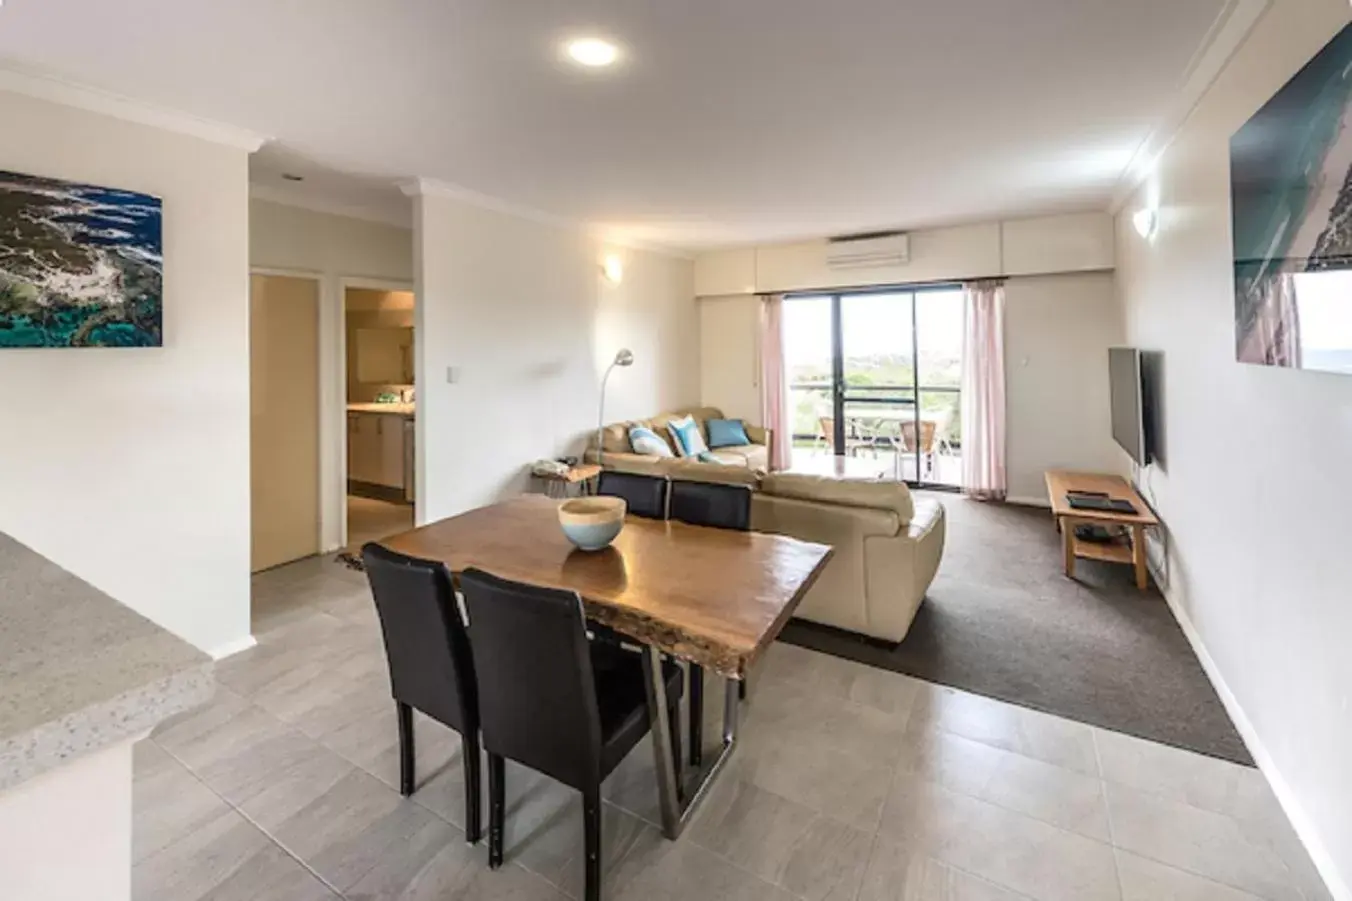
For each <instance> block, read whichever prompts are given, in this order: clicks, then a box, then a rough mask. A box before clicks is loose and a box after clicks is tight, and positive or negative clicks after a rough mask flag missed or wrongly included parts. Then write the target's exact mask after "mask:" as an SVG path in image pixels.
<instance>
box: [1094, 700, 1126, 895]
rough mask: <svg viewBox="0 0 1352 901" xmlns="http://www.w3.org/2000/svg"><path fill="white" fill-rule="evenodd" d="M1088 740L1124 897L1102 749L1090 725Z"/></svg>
mask: <svg viewBox="0 0 1352 901" xmlns="http://www.w3.org/2000/svg"><path fill="white" fill-rule="evenodd" d="M1089 740H1090V742H1091V743H1092V744H1093V746H1094V765H1095V766H1097V767H1098V771H1099V780H1098V790H1099V798H1100V800H1102V801H1103V816H1104V818H1105V819H1107V821H1108V845H1109V847H1110V848H1111V849H1112V855H1113V874H1114V875H1115V876H1116V877H1117V895H1118V897H1119V898H1126V896H1127V886H1126V884H1125V883H1123V882H1122V866H1121V864H1120V863H1119V862H1118V850H1119V848H1118V847H1117V830H1116V829H1115V828H1114V826H1113V808H1112V805H1111V804H1109V803H1108V773H1107V771H1106V770H1104V768H1103V751H1102V749H1100V748H1099V738H1098V729H1096V728H1093V727H1090V729H1089Z"/></svg>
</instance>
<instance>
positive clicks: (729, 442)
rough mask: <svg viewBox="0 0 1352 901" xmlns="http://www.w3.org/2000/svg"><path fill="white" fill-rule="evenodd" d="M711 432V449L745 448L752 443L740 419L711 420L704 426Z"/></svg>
mask: <svg viewBox="0 0 1352 901" xmlns="http://www.w3.org/2000/svg"><path fill="white" fill-rule="evenodd" d="M704 425H705V429H707V430H708V432H709V447H710V449H713V448H718V447H745V446H746V445H748V444H750V443H751V439H750V438H748V437H747V436H746V426H745V425H744V424H743V423H742V421H741V420H740V419H710V420H709V421H708V422H707V423H705V424H704Z"/></svg>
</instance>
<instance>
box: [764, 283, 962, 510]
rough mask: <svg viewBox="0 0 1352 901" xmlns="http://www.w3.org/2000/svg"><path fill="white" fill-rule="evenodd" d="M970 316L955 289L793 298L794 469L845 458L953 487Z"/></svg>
mask: <svg viewBox="0 0 1352 901" xmlns="http://www.w3.org/2000/svg"><path fill="white" fill-rule="evenodd" d="M964 309H965V307H964V300H963V292H962V289H961V288H959V287H956V286H938V287H926V288H907V289H897V288H889V289H879V290H870V291H853V292H838V293H833V294H810V295H798V296H793V297H789V298H787V299H786V300H785V303H784V354H785V366H786V370H787V374H788V382H789V403H790V412H791V415H792V417H793V431H794V435H793V458H794V460H793V465H794V466H795V467H804V468H806V467H810V466H811V461H812V460H813V459H819V458H821V457H823V456H829V455H835V456H845V457H852V458H856V459H859V460H861V461H864V462H868V461H872V462H874V463H876V464H877V468H878V469H879V474H886V475H888V476H890V477H892V478H896V479H899V480H901V481H905V482H907V483H908V484H910V485H914V486H918V487H940V488H956V487H957V486H958V485H959V484H960V483H961V478H962V462H961V450H962V417H961V413H962V387H961V386H962V352H963V326H964Z"/></svg>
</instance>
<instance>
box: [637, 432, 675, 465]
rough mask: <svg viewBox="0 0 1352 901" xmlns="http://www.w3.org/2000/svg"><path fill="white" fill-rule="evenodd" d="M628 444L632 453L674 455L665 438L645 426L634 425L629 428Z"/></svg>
mask: <svg viewBox="0 0 1352 901" xmlns="http://www.w3.org/2000/svg"><path fill="white" fill-rule="evenodd" d="M629 444H630V446H631V447H633V449H634V453H636V454H643V455H645V456H648V457H674V456H675V454H673V453H672V452H671V447H670V446H669V445H668V444H667V442H666V439H664V438H663V437H662V436H661V435H659V434H657V433H656V432H654V431H653V430H652V429H650V428H647V427H646V426H641V425H636V426H634V427H633V428H631V429H630V430H629Z"/></svg>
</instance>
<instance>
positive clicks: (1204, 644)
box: [1118, 0, 1352, 901]
mask: <svg viewBox="0 0 1352 901" xmlns="http://www.w3.org/2000/svg"><path fill="white" fill-rule="evenodd" d="M1348 15H1349V10H1348V4H1347V2H1346V0H1275V2H1274V3H1273V4H1272V6H1271V7H1270V8H1269V9H1268V11H1267V13H1266V14H1265V15H1264V16H1263V18H1262V19H1261V20H1260V22H1259V24H1258V25H1257V27H1256V29H1255V30H1254V32H1253V33H1252V34H1251V35H1250V36H1249V39H1248V40H1247V41H1246V42H1245V43H1244V45H1243V46H1242V47H1241V48H1240V50H1239V51H1238V53H1237V54H1236V55H1235V57H1234V58H1233V59H1232V60H1231V62H1230V63H1229V65H1228V66H1227V67H1226V68H1225V70H1224V71H1223V72H1222V73H1221V75H1220V76H1219V77H1218V79H1217V80H1216V82H1215V83H1214V85H1213V86H1212V87H1211V89H1210V90H1209V91H1208V93H1207V94H1206V95H1205V96H1204V98H1203V99H1202V101H1201V103H1200V104H1199V105H1198V107H1197V108H1196V110H1195V111H1194V113H1193V115H1192V117H1191V118H1190V119H1189V120H1188V122H1187V124H1186V125H1185V127H1184V128H1183V130H1182V131H1181V133H1180V134H1179V135H1178V137H1177V138H1176V139H1175V141H1174V143H1173V144H1172V145H1171V146H1170V147H1169V149H1168V151H1167V152H1166V153H1165V154H1164V155H1163V157H1162V158H1161V159H1160V161H1159V162H1158V164H1157V168H1156V171H1155V174H1154V175H1153V177H1152V178H1151V179H1150V181H1148V182H1147V184H1145V185H1144V186H1143V187H1142V188H1141V190H1140V191H1139V192H1138V193H1137V194H1136V196H1135V197H1134V198H1133V199H1132V200H1131V201H1130V202H1129V203H1128V204H1127V205H1126V207H1125V208H1124V209H1123V210H1122V213H1121V216H1120V218H1119V227H1118V236H1119V238H1118V240H1119V247H1118V262H1119V266H1120V269H1119V276H1120V279H1119V289H1120V293H1121V298H1122V302H1123V305H1124V309H1125V315H1126V328H1127V338H1128V340H1129V341H1130V342H1132V343H1133V344H1138V345H1140V346H1142V347H1146V348H1152V349H1156V350H1159V351H1162V352H1163V362H1164V375H1163V396H1164V428H1165V442H1166V446H1165V452H1166V459H1167V466H1168V469H1167V471H1164V470H1160V469H1157V470H1156V471H1154V472H1152V473H1151V474H1150V478H1149V483H1150V485H1151V486H1152V487H1153V491H1154V498H1155V505H1156V507H1157V508H1158V510H1159V514H1160V516H1161V518H1162V519H1163V521H1164V523H1165V525H1166V526H1167V527H1168V532H1169V543H1168V547H1169V561H1168V564H1169V565H1168V572H1169V580H1168V581H1169V584H1168V591H1167V593H1168V596H1169V599H1170V602H1171V603H1172V605H1173V606H1174V608H1175V610H1176V612H1177V613H1178V615H1179V617H1180V620H1181V621H1182V622H1183V623H1184V625H1185V630H1187V631H1190V632H1191V635H1192V637H1193V638H1194V639H1195V642H1196V644H1197V645H1198V649H1199V656H1201V657H1202V659H1203V662H1204V664H1206V665H1208V666H1209V667H1210V670H1211V673H1212V675H1213V679H1214V680H1215V681H1217V682H1218V684H1219V688H1220V690H1221V693H1222V696H1223V697H1224V698H1225V699H1226V700H1227V701H1228V702H1229V704H1230V706H1231V711H1232V713H1233V714H1234V715H1235V716H1236V719H1237V720H1238V724H1239V726H1240V729H1241V731H1242V732H1243V733H1244V734H1245V738H1246V740H1248V741H1249V743H1250V747H1251V749H1252V750H1253V752H1254V756H1255V757H1256V758H1257V759H1258V761H1259V763H1260V765H1261V766H1263V768H1264V770H1265V771H1266V773H1267V775H1268V778H1269V780H1270V781H1271V782H1272V783H1273V787H1274V789H1276V791H1277V793H1278V797H1279V798H1280V799H1281V800H1282V801H1283V803H1284V804H1285V806H1286V808H1287V813H1288V814H1289V815H1290V816H1291V819H1292V821H1293V824H1294V825H1295V826H1296V828H1297V831H1299V832H1300V833H1301V836H1302V838H1303V839H1305V842H1306V844H1307V846H1308V847H1309V849H1310V851H1311V853H1312V856H1313V857H1314V859H1315V862H1316V864H1318V865H1320V867H1321V869H1322V870H1323V872H1324V875H1325V877H1326V879H1328V881H1329V882H1330V888H1331V890H1332V891H1333V892H1334V894H1335V896H1336V897H1338V898H1340V899H1343V901H1347V899H1352V805H1349V803H1348V799H1350V798H1352V766H1349V761H1350V760H1352V654H1349V653H1348V650H1349V647H1352V604H1349V588H1348V586H1349V585H1352V554H1349V553H1348V537H1349V535H1352V529H1350V528H1349V525H1348V523H1349V519H1348V510H1349V509H1352V481H1350V480H1349V479H1348V476H1347V464H1348V460H1349V458H1352V378H1348V377H1346V376H1338V375H1331V374H1323V373H1316V372H1293V371H1289V370H1283V369H1273V368H1267V367H1258V366H1247V365H1241V364H1239V363H1236V362H1235V336H1234V322H1233V310H1234V300H1233V292H1232V282H1231V278H1232V276H1231V245H1230V203H1229V191H1230V187H1229V166H1228V163H1229V148H1228V142H1229V139H1230V136H1231V135H1232V134H1233V133H1234V132H1235V131H1236V130H1237V129H1238V128H1239V127H1240V126H1241V125H1243V123H1244V122H1245V121H1246V120H1247V119H1248V117H1249V116H1251V115H1252V114H1253V113H1254V112H1255V111H1256V110H1257V109H1258V108H1259V107H1260V106H1262V104H1263V103H1265V102H1266V101H1267V100H1268V99H1269V98H1270V97H1271V96H1272V95H1273V94H1274V93H1275V92H1276V91H1277V90H1278V89H1279V88H1280V87H1281V86H1282V85H1283V84H1284V83H1285V82H1286V80H1287V79H1288V78H1290V77H1291V76H1292V75H1293V74H1295V72H1296V71H1297V70H1299V69H1300V67H1301V66H1303V65H1304V64H1305V63H1306V62H1307V61H1308V60H1309V59H1310V58H1311V57H1312V56H1313V55H1314V54H1315V53H1316V52H1317V51H1318V50H1319V49H1320V48H1321V47H1322V46H1323V44H1324V43H1325V42H1326V41H1327V40H1328V39H1329V38H1330V37H1331V36H1332V35H1333V34H1335V33H1336V32H1337V31H1338V29H1340V28H1341V27H1342V26H1343V25H1344V24H1345V23H1346V22H1347V20H1348ZM1156 198H1157V200H1158V204H1159V213H1160V215H1159V222H1160V227H1159V233H1158V234H1157V235H1156V237H1155V239H1154V241H1153V243H1150V242H1146V241H1143V240H1141V239H1140V238H1139V237H1138V236H1137V235H1136V232H1135V231H1133V230H1132V229H1131V228H1130V227H1129V226H1128V224H1127V223H1128V222H1129V221H1130V217H1131V215H1132V214H1133V213H1134V212H1135V211H1137V210H1139V209H1141V208H1142V207H1145V206H1147V205H1150V204H1152V203H1153V202H1155V200H1156ZM1124 465H1125V464H1124Z"/></svg>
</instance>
